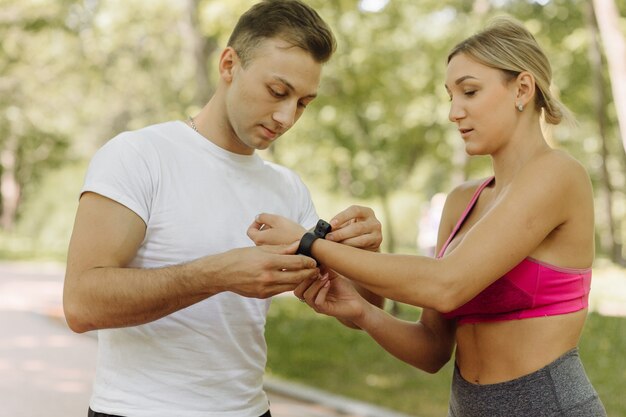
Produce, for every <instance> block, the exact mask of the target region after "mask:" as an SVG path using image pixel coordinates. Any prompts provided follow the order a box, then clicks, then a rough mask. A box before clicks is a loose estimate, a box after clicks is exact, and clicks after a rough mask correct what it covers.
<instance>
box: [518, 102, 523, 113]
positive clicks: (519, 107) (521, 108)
mask: <svg viewBox="0 0 626 417" xmlns="http://www.w3.org/2000/svg"><path fill="white" fill-rule="evenodd" d="M517 110H519V111H520V112H522V111H524V106H523V105H522V103H519V104H518V105H517Z"/></svg>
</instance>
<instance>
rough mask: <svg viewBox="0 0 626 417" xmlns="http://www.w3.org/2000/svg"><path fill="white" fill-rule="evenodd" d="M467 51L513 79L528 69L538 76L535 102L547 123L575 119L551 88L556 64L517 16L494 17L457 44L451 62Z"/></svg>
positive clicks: (473, 57) (481, 61)
mask: <svg viewBox="0 0 626 417" xmlns="http://www.w3.org/2000/svg"><path fill="white" fill-rule="evenodd" d="M461 53H463V54H466V55H467V56H469V57H471V58H472V59H475V60H476V61H478V62H480V63H481V64H483V65H487V66H489V67H492V68H496V69H499V70H502V71H503V72H504V73H505V75H506V76H507V77H508V78H509V79H513V78H515V77H517V76H518V75H519V74H520V73H521V72H523V71H526V72H529V73H530V74H532V75H533V77H534V78H535V93H536V94H535V106H536V108H537V110H541V109H543V115H544V118H545V121H546V123H550V124H553V125H556V124H559V123H560V122H561V121H562V120H563V119H568V120H569V119H572V116H571V114H570V112H569V110H568V109H567V108H566V107H565V105H563V104H562V103H561V102H560V101H559V100H557V99H556V98H555V97H554V95H553V94H552V93H551V92H550V84H551V82H552V68H551V67H550V62H549V61H548V58H547V57H546V54H545V53H544V52H543V50H542V49H541V47H540V46H539V44H538V43H537V41H536V39H535V37H534V36H533V35H532V34H531V33H530V32H529V31H528V29H526V28H525V27H524V25H522V24H521V23H520V22H518V21H517V20H515V19H513V18H511V17H507V16H502V17H498V18H495V19H493V20H492V21H491V22H490V24H488V25H487V27H486V28H485V29H484V30H482V31H481V32H478V33H476V34H475V35H473V36H471V37H469V38H467V39H465V40H464V41H462V42H461V43H459V44H458V45H456V46H455V47H454V48H452V50H451V51H450V53H449V54H448V63H449V62H450V60H451V59H452V58H453V57H454V56H455V55H458V54H461Z"/></svg>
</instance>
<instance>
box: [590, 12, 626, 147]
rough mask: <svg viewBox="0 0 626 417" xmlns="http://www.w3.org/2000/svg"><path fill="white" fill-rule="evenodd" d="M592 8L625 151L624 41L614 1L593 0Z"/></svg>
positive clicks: (625, 42)
mask: <svg viewBox="0 0 626 417" xmlns="http://www.w3.org/2000/svg"><path fill="white" fill-rule="evenodd" d="M593 6H594V11H595V15H596V19H597V21H598V28H599V30H600V37H601V38H602V43H603V44H604V53H605V55H606V60H607V63H608V65H609V75H610V77H611V88H612V91H613V101H614V102H615V108H616V112H617V122H618V126H619V130H620V135H621V137H622V146H623V148H624V149H625V150H626V40H624V35H623V34H622V33H621V31H620V26H619V12H618V10H617V6H616V5H615V0H593Z"/></svg>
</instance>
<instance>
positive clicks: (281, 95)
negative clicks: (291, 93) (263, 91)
mask: <svg viewBox="0 0 626 417" xmlns="http://www.w3.org/2000/svg"><path fill="white" fill-rule="evenodd" d="M270 93H271V94H272V95H273V96H274V97H277V98H282V97H285V96H286V95H287V94H285V93H282V92H280V91H276V90H274V89H273V88H270Z"/></svg>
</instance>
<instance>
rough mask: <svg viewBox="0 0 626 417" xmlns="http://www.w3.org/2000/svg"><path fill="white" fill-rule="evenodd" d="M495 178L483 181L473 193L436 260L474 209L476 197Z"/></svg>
mask: <svg viewBox="0 0 626 417" xmlns="http://www.w3.org/2000/svg"><path fill="white" fill-rule="evenodd" d="M495 178H496V177H490V178H487V180H485V182H483V183H482V184H481V185H480V186H479V187H478V188H477V189H476V191H475V192H474V195H473V196H472V199H471V200H470V202H469V204H468V205H467V207H466V208H465V211H464V212H463V214H462V215H461V218H460V219H459V221H458V222H457V223H456V226H454V229H453V230H452V233H450V236H449V237H448V240H446V243H444V245H443V246H442V247H441V250H440V251H439V253H438V254H437V258H441V257H442V256H443V254H444V253H445V251H446V249H447V248H448V245H449V244H450V242H451V241H452V239H453V238H454V236H456V233H457V232H458V231H459V229H460V228H461V226H462V225H463V222H465V219H466V218H467V216H468V215H469V212H470V211H472V209H473V208H474V205H475V204H476V200H478V197H479V196H480V193H482V191H483V190H484V189H485V187H486V186H488V185H489V184H491V182H492V181H493V180H494V179H495Z"/></svg>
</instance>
